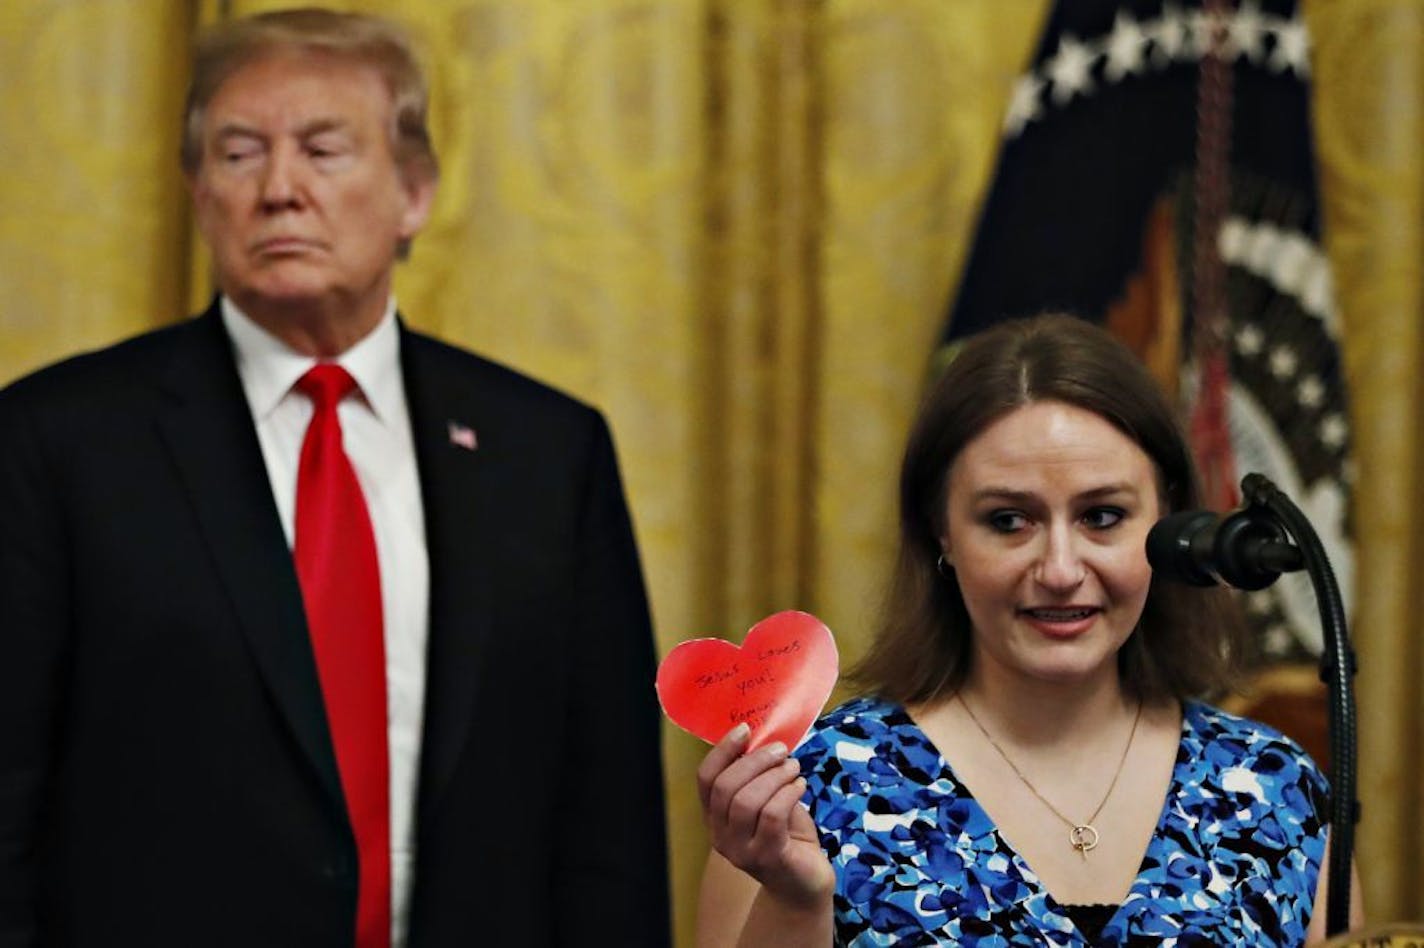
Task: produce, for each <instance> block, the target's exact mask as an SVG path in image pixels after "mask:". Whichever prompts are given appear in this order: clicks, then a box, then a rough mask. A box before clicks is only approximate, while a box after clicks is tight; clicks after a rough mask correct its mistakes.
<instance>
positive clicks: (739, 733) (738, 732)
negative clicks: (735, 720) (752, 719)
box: [727, 721, 752, 741]
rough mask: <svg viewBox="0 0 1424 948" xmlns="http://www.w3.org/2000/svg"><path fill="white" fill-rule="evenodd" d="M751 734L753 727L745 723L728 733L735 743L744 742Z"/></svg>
mask: <svg viewBox="0 0 1424 948" xmlns="http://www.w3.org/2000/svg"><path fill="white" fill-rule="evenodd" d="M751 732H752V726H751V725H750V724H748V723H747V722H745V721H743V722H742V723H741V724H738V725H737V726H736V727H734V728H732V729H731V730H730V731H728V732H727V736H728V737H730V738H731V739H732V740H734V741H742V740H746V737H747V735H748V734H750V733H751Z"/></svg>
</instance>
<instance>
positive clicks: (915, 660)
mask: <svg viewBox="0 0 1424 948" xmlns="http://www.w3.org/2000/svg"><path fill="white" fill-rule="evenodd" d="M1040 401H1057V402H1064V403H1066V404H1069V405H1074V406H1076V407H1078V408H1083V409H1086V410H1087V411H1091V412H1093V413H1094V414H1096V415H1098V416H1100V417H1102V418H1104V419H1106V420H1107V421H1109V422H1111V423H1112V424H1113V425H1115V426H1116V427H1117V428H1118V429H1120V430H1121V431H1122V432H1123V433H1124V434H1126V435H1127V436H1128V437H1130V438H1131V439H1132V440H1133V441H1135V442H1136V443H1137V445H1138V446H1139V447H1140V448H1142V450H1143V452H1145V453H1146V454H1147V456H1148V457H1149V458H1151V459H1152V462H1153V464H1154V465H1155V466H1156V469H1157V474H1158V478H1159V488H1160V490H1161V496H1162V501H1163V510H1162V514H1163V515H1164V516H1165V515H1167V514H1169V513H1175V512H1177V511H1180V510H1188V509H1191V508H1194V507H1197V506H1199V505H1200V497H1199V489H1198V486H1197V476H1196V471H1195V468H1194V466H1193V464H1192V459H1191V453H1190V451H1189V449H1188V447H1187V442H1186V438H1185V437H1184V436H1183V434H1182V430H1181V427H1180V426H1179V424H1178V423H1177V419H1176V415H1175V413H1174V412H1173V410H1172V407H1171V405H1170V404H1169V403H1168V401H1167V399H1166V397H1165V396H1164V395H1163V393H1162V391H1161V389H1160V387H1159V386H1158V385H1157V382H1156V381H1155V380H1154V379H1153V378H1152V376H1151V375H1150V374H1149V373H1148V371H1147V369H1146V367H1145V366H1143V364H1142V363H1141V362H1140V361H1139V360H1138V359H1137V357H1136V356H1134V355H1133V354H1132V352H1131V351H1130V350H1128V349H1127V348H1126V347H1125V346H1123V345H1122V344H1121V343H1120V342H1118V341H1117V340H1116V339H1114V338H1113V337H1112V336H1110V335H1109V334H1108V333H1107V332H1106V331H1104V330H1102V329H1100V328H1098V327H1097V326H1094V325H1092V324H1091V323H1088V322H1086V321H1084V320H1081V319H1077V318H1075V317H1072V316H1065V315H1045V316H1038V317H1035V318H1032V319H1020V320H1012V321H1009V322H1005V323H1001V324H999V325H998V326H996V327H994V328H992V329H989V330H987V331H985V332H983V333H980V334H978V335H976V336H974V337H972V338H970V339H969V340H968V341H967V342H965V343H964V345H963V348H962V349H961V350H960V352H959V353H958V355H957V356H956V357H955V358H954V360H953V361H952V362H951V363H950V364H949V367H948V369H946V370H945V372H944V374H943V375H942V376H941V377H940V379H939V380H938V382H937V383H936V384H935V385H934V386H933V387H932V389H931V390H930V392H929V394H928V395H927V396H926V398H925V400H924V402H923V403H922V404H921V406H920V410H919V414H918V416H917V418H916V420H915V423H914V426H913V428H912V430H911V433H910V439H909V443H908V445H907V447H906V449H905V458H904V462H903V464H902V466H901V471H900V544H899V554H898V557H897V561H896V564H895V572H894V574H893V576H892V579H891V583H890V587H889V591H888V601H887V603H886V607H885V609H884V612H883V619H882V624H881V627H880V628H879V630H878V632H877V635H876V638H875V640H874V642H873V643H872V645H871V647H870V649H869V651H868V652H867V654H866V655H865V657H864V658H863V659H862V660H861V661H860V662H859V664H857V665H856V667H855V668H854V669H853V670H852V671H851V674H850V677H851V679H852V681H854V682H855V683H856V684H857V685H858V686H860V687H861V688H862V689H864V690H866V691H870V692H874V693H876V694H879V695H881V696H883V697H885V698H888V699H890V700H893V701H898V702H900V703H902V704H912V703H913V704H918V703H924V702H929V701H934V700H936V699H940V698H944V697H947V696H948V695H950V694H952V693H953V692H954V691H955V689H957V688H958V687H959V686H960V685H961V684H962V683H963V682H964V679H965V676H966V675H967V674H968V673H969V664H970V657H971V654H972V650H971V639H972V630H971V628H970V623H969V616H968V614H967V613H966V611H965V608H964V600H963V599H962V598H961V597H960V593H959V585H958V583H957V582H956V581H955V579H954V577H953V574H952V573H950V574H949V575H948V576H945V575H941V573H940V572H939V571H938V569H937V563H938V560H939V555H940V541H939V538H940V537H941V536H942V535H943V533H944V526H945V523H944V520H945V512H946V502H947V498H946V496H945V493H946V489H947V484H948V481H949V469H950V466H951V465H953V463H954V461H955V459H956V458H957V457H958V456H959V452H960V451H961V450H963V448H964V446H965V445H966V444H968V443H969V442H970V441H971V440H973V439H974V438H975V437H976V436H978V435H979V433H980V432H982V431H983V430H984V429H985V428H987V427H989V425H991V424H993V423H994V422H995V421H997V420H998V419H1000V418H1002V417H1003V416H1004V415H1007V414H1008V413H1009V412H1011V411H1013V410H1014V409H1016V408H1019V407H1021V406H1023V405H1027V404H1030V403H1032V402H1040ZM1143 555H1144V556H1145V555H1146V553H1145V551H1144V554H1143ZM1244 645H1245V638H1244V629H1243V625H1242V622H1241V619H1240V616H1239V614H1238V612H1237V611H1236V609H1235V604H1234V603H1233V602H1232V601H1231V600H1230V598H1229V596H1228V594H1227V593H1226V591H1225V590H1223V589H1196V588H1191V587H1186V586H1180V585H1176V584H1173V583H1170V582H1166V581H1163V580H1160V579H1158V578H1156V577H1154V578H1153V580H1152V584H1151V586H1150V588H1149V591H1148V594H1147V602H1146V605H1145V606H1144V608H1143V612H1142V617H1141V619H1140V621H1139V623H1138V627H1137V629H1136V630H1135V631H1134V632H1133V634H1132V635H1131V636H1130V637H1129V638H1128V640H1127V642H1126V643H1125V644H1124V645H1123V647H1122V649H1121V650H1120V651H1119V653H1118V669H1119V672H1120V674H1121V676H1122V683H1123V687H1124V688H1125V689H1126V691H1127V692H1128V693H1129V694H1131V695H1133V696H1135V697H1139V698H1141V699H1143V700H1145V701H1149V702H1152V701H1157V700H1162V699H1166V698H1176V699H1178V700H1181V699H1186V698H1192V697H1199V696H1202V695H1205V694H1210V693H1213V692H1218V691H1221V690H1223V689H1226V688H1228V687H1230V686H1231V685H1232V684H1233V683H1234V682H1235V680H1236V677H1237V675H1238V673H1239V667H1240V664H1241V661H1242V657H1243V649H1244Z"/></svg>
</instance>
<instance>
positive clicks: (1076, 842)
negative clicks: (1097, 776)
mask: <svg viewBox="0 0 1424 948" xmlns="http://www.w3.org/2000/svg"><path fill="white" fill-rule="evenodd" d="M954 696H955V697H956V698H958V699H959V703H960V704H961V705H963V706H964V712H965V713H966V714H968V715H969V720H971V721H973V722H974V726H975V727H977V728H978V729H979V733H980V734H983V735H984V740H986V741H988V742H989V746H990V747H992V748H994V750H996V751H998V753H999V756H1000V757H1002V758H1003V759H1004V763H1006V764H1008V765H1009V769H1010V770H1012V771H1013V772H1014V776H1016V777H1018V778H1019V780H1021V781H1023V785H1024V786H1025V787H1028V790H1029V793H1032V794H1033V795H1034V796H1036V797H1038V802H1039V803H1042V804H1043V805H1044V806H1046V807H1048V809H1049V810H1050V811H1052V813H1053V815H1054V816H1056V817H1058V818H1059V819H1060V820H1062V821H1063V822H1064V824H1066V825H1067V826H1068V845H1070V846H1072V847H1073V848H1074V849H1076V850H1078V855H1080V856H1082V857H1083V861H1084V862H1087V860H1088V850H1090V849H1097V848H1098V831H1097V829H1096V828H1095V827H1094V826H1093V821H1094V820H1096V819H1097V818H1098V814H1099V813H1101V812H1103V807H1105V806H1107V804H1108V800H1109V799H1110V798H1111V797H1112V792H1113V789H1114V788H1116V787H1117V778H1118V777H1121V776H1122V765H1123V764H1125V763H1127V752H1128V751H1130V750H1132V739H1133V738H1135V737H1136V736H1137V722H1139V721H1141V720H1142V702H1141V701H1139V702H1137V713H1136V714H1135V715H1133V718H1132V730H1131V731H1129V732H1128V735H1127V746H1125V747H1123V749H1122V757H1120V758H1118V762H1117V769H1116V770H1114V771H1113V777H1112V783H1109V784H1108V790H1107V793H1104V794H1103V798H1102V800H1100V801H1099V802H1098V806H1097V809H1095V810H1093V815H1092V816H1090V817H1088V818H1087V819H1086V820H1084V821H1083V822H1082V823H1076V822H1074V821H1073V820H1070V819H1068V817H1066V816H1064V815H1063V813H1062V812H1061V811H1060V810H1059V809H1058V807H1056V806H1054V805H1053V804H1052V803H1049V802H1048V800H1047V798H1046V797H1044V795H1043V794H1041V793H1039V792H1038V788H1037V787H1035V786H1034V785H1033V784H1032V783H1030V782H1029V779H1028V778H1027V777H1025V776H1024V774H1023V771H1022V770H1019V769H1018V767H1016V766H1015V765H1014V762H1013V761H1012V760H1010V759H1009V755H1008V754H1006V753H1004V749H1003V748H1002V747H1000V746H999V742H998V741H996V740H994V739H993V738H992V737H990V736H989V732H988V731H986V730H985V729H984V725H983V724H981V723H979V718H978V717H976V716H975V714H974V712H973V711H971V710H970V709H969V702H967V701H965V700H964V695H962V694H960V693H959V692H957V691H956V692H955V693H954Z"/></svg>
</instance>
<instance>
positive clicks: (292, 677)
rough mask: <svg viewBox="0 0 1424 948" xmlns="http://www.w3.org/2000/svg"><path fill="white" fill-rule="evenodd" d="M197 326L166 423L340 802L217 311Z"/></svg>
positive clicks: (274, 679) (216, 545)
mask: <svg viewBox="0 0 1424 948" xmlns="http://www.w3.org/2000/svg"><path fill="white" fill-rule="evenodd" d="M190 329H191V332H189V333H187V334H185V335H184V336H182V337H180V341H179V344H178V346H177V347H175V353H174V359H173V361H172V363H171V364H170V366H169V368H168V371H167V373H166V374H165V375H164V377H163V378H162V379H161V382H160V384H161V385H162V386H163V388H164V389H165V391H166V392H167V393H168V395H169V399H168V402H167V404H166V406H165V409H164V410H163V411H162V413H161V414H160V418H159V427H160V430H161V432H162V436H163V439H164V441H165V443H166V444H167V446H168V449H169V451H170V452H171V453H172V456H173V460H174V463H175V465H176V466H177V469H178V473H179V478H180V480H181V481H182V483H183V485H184V487H185V488H186V491H187V497H188V500H189V501H190V502H191V504H192V507H193V509H194V511H195V512H196V514H197V518H198V522H199V524H200V526H201V529H202V532H203V534H204V536H205V537H206V538H207V541H208V547H209V550H210V551H211V553H212V556H213V560H214V562H215V564H216V566H217V571H218V573H219V574H220V575H221V577H222V581H223V583H224V585H225V586H226V587H227V591H228V596H229V598H230V600H231V605H232V609H233V611H234V612H235V613H236V615H237V618H238V622H239V625H240V626H241V628H242V631H243V632H244V633H245V635H246V636H247V640H248V644H249V646H250V647H251V650H252V655H253V658H254V660H255V662H256V663H257V666H258V668H259V669H260V670H261V673H262V675H263V677H264V679H265V680H266V682H267V685H268V687H269V689H270V690H271V694H272V698H273V701H274V702H275V703H276V705H277V707H278V708H279V709H280V711H281V713H282V716H283V717H284V718H285V719H286V721H287V723H288V724H289V725H290V727H291V729H292V733H293V734H294V735H295V737H296V741H297V744H298V745H299V746H300V747H301V748H302V750H303V751H304V752H305V754H306V756H307V758H308V759H310V760H311V761H312V764H313V765H314V766H315V768H316V771H317V776H318V778H319V779H320V781H321V783H322V785H323V786H325V787H326V789H327V791H328V792H329V793H330V794H331V795H332V798H333V800H335V801H338V802H340V801H341V800H342V799H343V797H342V793H341V784H340V779H339V777H338V775H337V769H336V755H335V752H334V750H333V749H332V744H331V737H330V733H329V731H328V730H327V726H326V712H325V709H324V707H323V704H322V698H321V686H320V684H319V682H318V678H317V672H316V661H315V659H314V658H313V656H312V651H311V645H310V642H309V640H308V637H307V629H306V617H305V612H304V610H303V607H302V598H301V589H300V587H299V586H298V584H297V576H296V570H295V568H294V567H293V565H292V558H291V554H290V552H289V550H288V549H287V543H286V537H285V536H284V534H283V532H282V526H281V521H280V519H279V518H278V516H277V508H276V505H275V503H274V501H273V499H272V490H271V486H270V482H269V480H268V477H267V470H266V465H265V464H264V462H263V460H262V449H261V446H260V445H259V443H258V441H257V432H256V430H255V429H254V427H253V424H252V415H251V412H250V410H249V409H248V406H247V399H246V396H245V395H244V394H243V391H242V384H241V382H240V381H239V379H238V376H237V370H236V367H235V365H234V362H233V355H232V350H231V345H230V343H229V342H228V339H227V333H226V332H225V331H224V330H223V327H222V322H221V319H220V317H219V316H218V313H217V307H216V305H214V307H213V308H211V309H210V310H209V311H208V313H207V314H206V315H204V316H203V317H201V318H200V319H199V320H197V321H196V322H195V323H194V324H193V325H192V326H191V327H190Z"/></svg>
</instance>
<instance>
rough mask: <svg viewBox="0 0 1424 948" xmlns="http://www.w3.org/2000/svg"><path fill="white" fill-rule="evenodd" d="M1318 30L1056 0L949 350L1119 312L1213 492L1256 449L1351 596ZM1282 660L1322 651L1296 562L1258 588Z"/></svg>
mask: <svg viewBox="0 0 1424 948" xmlns="http://www.w3.org/2000/svg"><path fill="white" fill-rule="evenodd" d="M1309 52H1310V38H1309V34H1308V32H1307V29H1306V26H1305V23H1304V20H1303V19H1302V16H1301V11H1300V10H1299V8H1298V6H1297V4H1296V3H1294V2H1291V0H1244V2H1241V3H1239V4H1236V3H1230V2H1226V0H1222V2H1217V0H1202V2H1195V3H1188V2H1162V0H1126V2H1107V0H1060V2H1058V3H1057V4H1056V6H1055V7H1054V9H1053V10H1052V11H1051V13H1050V15H1049V18H1048V22H1047V24H1046V27H1045V30H1044V34H1043V37H1042V39H1041V41H1040V42H1039V44H1038V47H1037V52H1036V54H1035V56H1034V58H1033V61H1032V63H1031V64H1030V65H1029V66H1028V67H1027V69H1026V70H1025V71H1024V73H1023V74H1022V76H1020V77H1019V79H1018V80H1017V83H1016V84H1015V86H1014V90H1013V94H1012V97H1011V101H1010V104H1009V107H1008V111H1007V114H1006V115H1005V118H1004V124H1003V143H1002V149H1001V154H1000V158H999V162H998V167H997V170H996V173H995V178H994V181H993V184H992V187H991V190H990V192H989V194H988V197H987V200H986V203H985V205H984V207H983V210H982V215H981V219H980V221H979V226H978V231H977V233H976V236H975V240H974V244H973V247H972V250H971V252H970V255H969V258H968V261H967V263H966V267H965V271H964V273H963V275H962V278H961V281H960V284H959V287H958V290H957V293H956V296H955V299H954V301H953V303H952V306H951V308H950V314H949V319H948V322H947V327H946V330H945V334H944V347H943V349H942V350H941V354H942V355H943V354H945V353H951V352H952V351H953V345H954V340H956V339H958V338H960V337H962V336H965V335H967V334H970V333H972V332H974V331H975V330H978V329H982V328H984V327H985V326H987V325H989V324H990V323H992V322H994V321H995V320H999V319H1004V318H1006V317H1013V316H1023V315H1031V314H1034V313H1038V312H1042V311H1045V310H1067V311H1070V312H1073V313H1076V314H1078V315H1081V316H1084V317H1086V318H1089V319H1093V320H1096V321H1099V322H1102V323H1104V324H1106V325H1107V326H1108V327H1110V328H1111V330H1112V331H1113V332H1114V333H1115V334H1117V335H1118V336H1119V337H1120V338H1122V339H1123V340H1124V341H1126V342H1127V343H1128V344H1129V345H1130V346H1131V347H1132V348H1133V349H1134V350H1135V351H1137V352H1138V353H1139V354H1140V355H1141V356H1142V357H1143V359H1144V360H1146V362H1147V363H1148V365H1149V366H1150V367H1151V368H1152V370H1153V372H1154V374H1155V375H1156V376H1157V377H1158V378H1159V379H1160V380H1161V381H1162V383H1163V385H1164V386H1166V387H1167V388H1168V390H1169V391H1170V392H1171V393H1173V394H1175V395H1176V396H1178V397H1179V398H1180V401H1181V404H1182V410H1183V416H1184V420H1186V421H1187V422H1188V427H1189V430H1190V431H1191V434H1192V440H1193V447H1194V450H1195V451H1196V452H1197V455H1198V461H1199V463H1201V464H1202V466H1203V467H1204V468H1205V471H1206V475H1207V479H1208V481H1209V482H1211V485H1212V496H1213V498H1214V500H1213V506H1216V507H1218V508H1220V509H1224V508H1225V507H1227V506H1230V505H1231V504H1232V503H1234V502H1235V496H1234V490H1235V484H1236V483H1237V482H1239V478H1240V476H1241V475H1243V474H1245V473H1246V472H1248V471H1260V472H1262V473H1264V474H1265V475H1266V476H1268V477H1269V478H1271V480H1273V481H1274V482H1275V483H1276V484H1277V485H1279V486H1280V487H1281V489H1282V490H1284V491H1285V492H1286V493H1287V494H1288V495H1289V496H1290V497H1291V498H1292V499H1293V500H1294V501H1295V502H1296V503H1297V504H1298V505H1299V506H1300V507H1301V509H1302V510H1303V511H1304V512H1305V513H1306V515H1307V516H1308V517H1309V518H1310V520H1311V522H1312V524H1313V525H1314V526H1315V528H1316V530H1317V531H1318V532H1319V534H1320V536H1321V539H1322V541H1323V542H1324V544H1325V547H1326V550H1327V552H1328V555H1329V557H1330V561H1331V564H1332V565H1333V567H1334V569H1335V573H1336V576H1337V578H1338V580H1339V582H1340V586H1341V591H1342V594H1343V596H1344V598H1345V602H1346V607H1347V610H1348V607H1349V603H1350V601H1351V598H1352V592H1353V581H1352V578H1353V572H1354V568H1353V567H1354V557H1353V553H1352V549H1351V544H1350V517H1349V510H1350V484H1351V479H1352V478H1351V466H1350V460H1349V458H1350V428H1349V423H1348V421H1347V413H1346V404H1347V401H1346V390H1345V384H1344V378H1343V374H1342V360H1341V354H1340V325H1339V314H1338V312H1337V309H1336V303H1335V297H1334V292H1333V288H1332V284H1331V278H1330V267H1329V264H1328V262H1327V260H1326V257H1325V254H1324V252H1323V248H1322V245H1321V237H1320V234H1321V223H1320V212H1319V201H1318V198H1317V188H1316V174H1315V160H1314V154H1313V149H1312V138H1311V130H1310V110H1309V102H1310V56H1309ZM1245 605H1246V610H1247V613H1248V616H1249V618H1250V620H1251V622H1252V625H1253V627H1254V628H1255V629H1256V630H1257V631H1258V633H1259V641H1260V645H1261V648H1262V651H1263V652H1264V654H1265V655H1266V656H1267V657H1268V659H1269V660H1271V661H1273V662H1293V661H1294V662H1303V661H1306V660H1314V659H1316V658H1318V656H1319V654H1320V652H1321V648H1322V642H1321V632H1320V622H1319V615H1318V612H1317V610H1316V606H1315V600H1314V597H1313V594H1312V591H1311V587H1310V583H1309V580H1308V579H1307V578H1306V577H1305V575H1304V574H1303V573H1296V574H1290V575H1288V576H1285V577H1282V579H1281V580H1280V581H1279V582H1277V583H1276V584H1275V585H1274V586H1272V587H1270V588H1268V589H1266V590H1262V591H1260V592H1257V593H1252V594H1250V595H1248V596H1247V598H1246V602H1245Z"/></svg>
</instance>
